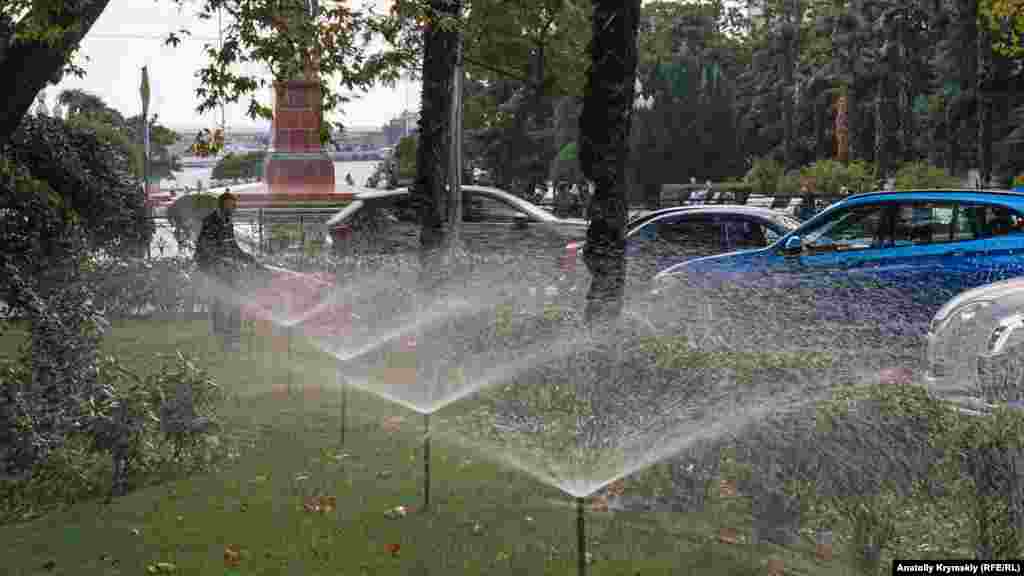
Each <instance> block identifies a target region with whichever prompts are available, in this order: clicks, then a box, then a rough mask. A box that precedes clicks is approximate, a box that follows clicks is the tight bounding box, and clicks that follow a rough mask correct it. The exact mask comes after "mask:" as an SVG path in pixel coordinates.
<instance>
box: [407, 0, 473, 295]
mask: <svg viewBox="0 0 1024 576" xmlns="http://www.w3.org/2000/svg"><path fill="white" fill-rule="evenodd" d="M430 7H431V10H432V11H433V12H434V13H437V14H440V15H442V16H445V15H447V16H458V15H459V14H460V13H461V9H462V3H461V1H460V0H431V2H430ZM458 39H459V37H458V32H457V31H454V30H446V29H444V28H443V27H441V26H439V25H438V24H437V22H435V21H430V22H428V23H427V24H426V26H424V28H423V71H422V78H423V88H422V96H421V103H420V109H421V111H422V112H421V113H420V119H419V145H418V146H417V148H416V184H415V187H414V190H413V194H414V195H415V198H416V202H417V205H418V208H419V215H420V225H421V226H422V229H421V231H420V274H421V276H420V281H421V283H422V284H423V286H424V287H425V288H428V289H430V288H432V287H433V286H435V285H436V284H437V283H438V282H439V281H440V279H441V273H442V270H441V259H442V255H443V254H442V252H443V248H444V240H445V222H446V220H447V218H446V215H447V208H448V191H447V186H446V185H447V183H448V164H449V162H448V160H449V154H448V151H449V147H450V146H451V139H450V137H449V136H450V131H451V119H452V114H451V112H452V96H453V93H452V83H453V81H454V79H455V64H456V58H457V52H456V50H457V47H458Z"/></svg>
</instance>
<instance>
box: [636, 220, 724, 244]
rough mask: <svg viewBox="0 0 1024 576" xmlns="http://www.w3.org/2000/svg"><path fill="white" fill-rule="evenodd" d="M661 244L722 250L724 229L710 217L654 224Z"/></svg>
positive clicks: (661, 221)
mask: <svg viewBox="0 0 1024 576" xmlns="http://www.w3.org/2000/svg"><path fill="white" fill-rule="evenodd" d="M652 225H653V226H654V227H655V228H654V235H655V237H656V239H657V240H658V241H660V242H664V243H666V244H670V245H673V246H680V247H685V248H690V249H693V248H696V249H702V250H715V251H717V250H721V248H722V227H721V225H720V224H719V223H718V222H717V221H715V220H714V219H713V218H710V217H702V218H700V217H698V218H684V217H680V218H672V219H665V220H659V221H657V222H654V223H652Z"/></svg>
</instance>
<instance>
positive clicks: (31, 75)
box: [0, 0, 110, 146]
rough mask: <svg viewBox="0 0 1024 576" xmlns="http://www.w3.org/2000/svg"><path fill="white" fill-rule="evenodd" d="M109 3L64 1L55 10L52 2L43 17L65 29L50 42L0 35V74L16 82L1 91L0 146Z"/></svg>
mask: <svg viewBox="0 0 1024 576" xmlns="http://www.w3.org/2000/svg"><path fill="white" fill-rule="evenodd" d="M109 3H110V0H81V1H80V2H75V3H70V2H69V3H65V4H64V5H63V6H62V7H61V10H59V11H58V10H56V7H57V5H58V3H56V2H55V3H53V6H52V7H51V8H50V9H49V10H50V11H49V14H48V15H47V18H46V20H48V21H49V22H50V23H51V24H52V25H53V26H55V27H61V28H62V29H67V30H68V31H67V32H66V33H65V34H64V35H63V38H61V39H60V40H58V41H57V42H55V43H54V45H52V46H51V45H50V44H48V43H46V42H45V41H42V40H35V41H22V40H17V41H13V42H11V38H10V37H9V36H0V78H8V79H17V81H16V82H8V83H7V89H6V90H5V91H4V98H3V100H4V105H3V107H2V111H3V114H2V115H0V146H3V145H5V144H6V143H7V142H8V140H9V139H10V137H11V134H13V133H14V131H15V130H16V129H17V128H18V124H20V123H21V119H22V117H23V116H25V113H26V112H28V110H29V108H30V107H31V106H32V103H33V102H35V99H36V95H37V94H38V93H39V91H40V90H42V89H43V88H44V87H46V85H47V84H48V83H49V82H50V81H51V80H53V79H55V78H56V77H57V76H58V74H59V73H60V71H61V70H62V69H63V68H64V66H65V65H66V64H67V62H68V58H69V57H70V55H71V52H72V50H73V49H74V48H75V47H76V46H77V45H78V43H79V42H81V40H82V38H84V37H85V35H86V34H87V33H88V32H89V30H90V29H91V28H92V25H93V24H95V23H96V19H97V18H99V17H100V14H102V13H103V11H104V10H105V9H106V8H107V4H109ZM46 9H47V8H45V7H42V6H35V7H33V10H46Z"/></svg>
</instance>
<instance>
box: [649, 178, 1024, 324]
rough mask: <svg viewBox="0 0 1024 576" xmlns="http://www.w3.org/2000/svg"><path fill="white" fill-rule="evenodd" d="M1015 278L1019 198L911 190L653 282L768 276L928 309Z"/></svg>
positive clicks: (1021, 250)
mask: <svg viewBox="0 0 1024 576" xmlns="http://www.w3.org/2000/svg"><path fill="white" fill-rule="evenodd" d="M1022 272H1024V193H1019V192H1008V191H986V190H915V191H898V192H893V191H890V192H871V193H866V194H858V195H854V196H850V197H848V198H845V199H843V200H841V201H840V202H837V203H835V204H833V205H832V206H829V207H828V208H827V209H825V210H824V211H822V212H821V213H820V214H818V215H817V216H815V217H813V218H812V219H810V220H808V221H807V222H805V223H804V224H803V225H801V226H800V227H799V228H798V229H796V230H794V231H793V232H790V233H789V234H786V235H785V236H783V237H782V238H780V239H779V240H778V241H776V242H775V243H773V244H771V245H770V246H768V247H766V248H763V249H760V250H751V251H744V252H734V253H730V254H722V255H718V256H710V257H706V258H698V259H694V260H690V261H687V262H683V263H681V264H678V265H675V266H672V267H671V268H668V269H666V270H664V271H662V272H661V273H659V274H658V275H657V277H656V278H655V281H656V282H661V283H663V284H664V283H666V281H667V280H670V279H672V278H673V277H675V278H677V279H682V278H683V277H686V278H689V279H702V281H708V280H710V279H728V280H738V281H741V282H744V281H753V282H762V281H764V279H765V278H766V277H771V278H772V280H771V281H772V282H774V283H776V284H778V283H780V282H781V283H785V282H794V283H799V284H802V285H807V283H808V282H809V283H810V285H815V286H830V287H838V288H840V292H839V293H840V294H841V293H842V290H841V288H842V287H843V286H846V285H853V284H856V285H859V286H864V285H878V286H884V287H889V288H896V289H898V290H900V291H901V292H902V293H904V294H906V295H908V297H910V298H911V299H912V300H913V301H914V303H915V304H917V305H922V306H927V307H930V308H931V309H930V313H934V312H935V310H937V309H938V308H939V307H940V306H941V305H942V304H943V303H944V302H945V301H947V300H948V299H949V298H951V297H952V296H954V295H956V294H958V293H960V292H962V291H964V290H967V289H970V288H974V287H976V286H981V285H984V284H988V283H990V282H994V281H998V280H1002V279H1006V278H1011V277H1015V276H1018V275H1021V274H1022ZM928 319H930V315H929V318H926V319H925V323H927V320H928Z"/></svg>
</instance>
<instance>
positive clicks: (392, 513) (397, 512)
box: [384, 506, 409, 520]
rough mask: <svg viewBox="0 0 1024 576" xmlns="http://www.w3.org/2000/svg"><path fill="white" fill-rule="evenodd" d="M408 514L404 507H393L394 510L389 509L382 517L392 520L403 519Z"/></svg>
mask: <svg viewBox="0 0 1024 576" xmlns="http://www.w3.org/2000/svg"><path fill="white" fill-rule="evenodd" d="M408 512H409V511H408V509H406V507H405V506H395V507H394V508H391V509H390V510H388V511H387V512H385V513H384V517H385V518H389V519H392V520H394V519H397V518H405V515H406V514H407V513H408Z"/></svg>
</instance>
